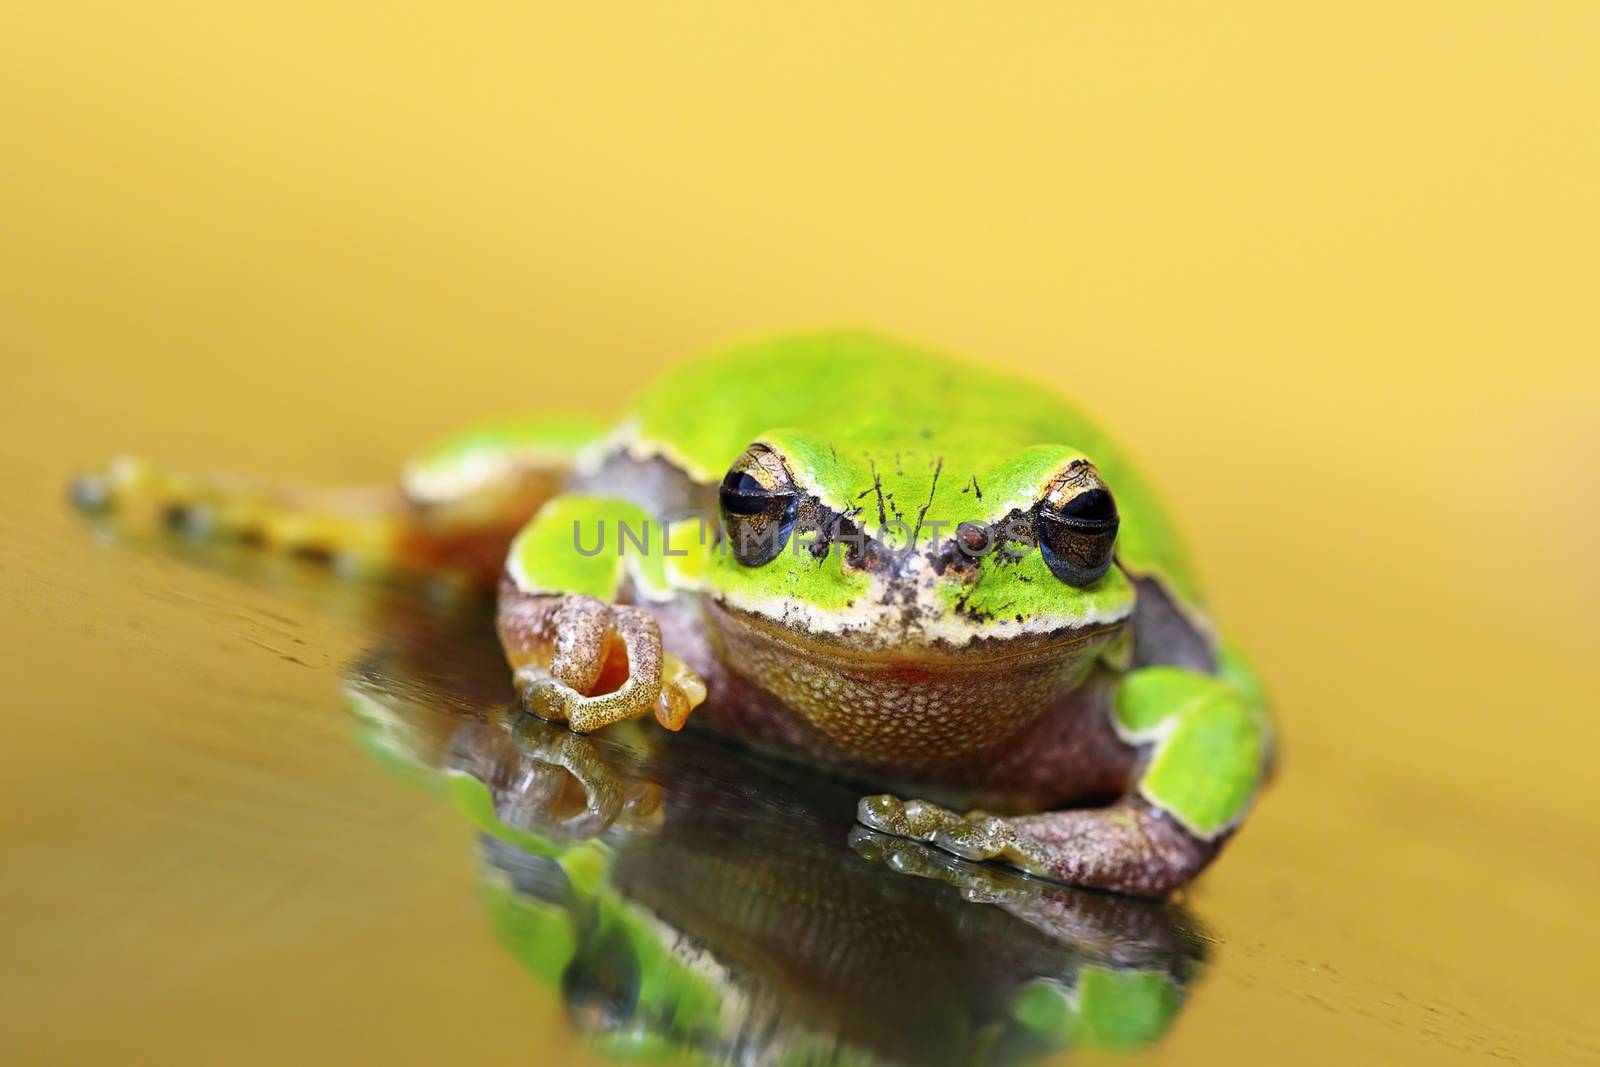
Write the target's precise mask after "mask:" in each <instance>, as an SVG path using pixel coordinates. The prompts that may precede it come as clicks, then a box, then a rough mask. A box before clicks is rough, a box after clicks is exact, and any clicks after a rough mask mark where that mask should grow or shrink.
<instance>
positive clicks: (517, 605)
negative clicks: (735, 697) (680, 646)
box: [499, 593, 706, 733]
mask: <svg viewBox="0 0 1600 1067" xmlns="http://www.w3.org/2000/svg"><path fill="white" fill-rule="evenodd" d="M499 626H500V639H501V642H502V644H504V645H505V649H506V654H507V657H508V658H509V660H510V661H511V664H512V666H513V667H514V669H515V673H514V676H513V677H514V680H515V682H516V686H517V691H518V694H519V696H520V697H521V700H522V706H523V708H524V709H526V710H527V711H529V712H530V713H532V714H534V715H537V716H539V717H540V718H541V719H548V720H551V721H553V722H564V723H566V724H567V726H568V727H570V728H571V729H573V730H576V731H578V732H579V733H588V732H589V731H591V730H597V729H599V728H600V727H602V726H608V725H610V724H611V723H614V722H621V721H622V720H624V719H631V718H634V717H635V716H639V715H646V714H654V715H655V717H656V720H657V721H658V722H659V723H661V725H662V726H665V727H666V728H667V729H669V730H679V729H682V728H683V724H684V722H685V720H687V719H688V717H689V713H690V712H691V711H693V710H694V708H695V707H696V706H697V705H698V704H699V703H700V702H701V701H703V700H704V699H705V696H706V689H705V684H704V683H703V682H701V680H700V678H699V676H697V675H696V674H695V673H694V672H693V671H692V670H690V669H689V668H688V667H687V666H686V665H685V664H684V663H683V661H682V660H680V659H678V658H677V657H676V656H673V655H671V654H670V653H667V652H666V651H664V650H663V649H662V646H661V630H660V629H659V628H658V627H657V626H656V621H655V619H654V618H652V617H651V615H650V613H649V612H648V611H646V610H644V609H643V608H639V607H634V606H632V605H626V604H607V603H605V602H604V601H601V600H597V599H595V598H594V597H589V596H540V597H523V596H520V594H515V593H513V594H511V595H509V596H505V595H503V596H502V599H501V605H500V619H499Z"/></svg>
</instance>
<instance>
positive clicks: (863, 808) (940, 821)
mask: <svg viewBox="0 0 1600 1067" xmlns="http://www.w3.org/2000/svg"><path fill="white" fill-rule="evenodd" d="M856 820H857V821H858V822H860V823H861V824H862V825H863V826H868V827H871V828H872V829H874V830H878V831H881V832H883V833H886V834H894V835H895V836H896V837H909V838H911V839H913V840H916V841H931V840H933V835H934V834H936V833H938V832H939V831H940V830H943V829H945V828H946V827H950V826H954V825H956V824H958V823H960V822H961V816H959V815H957V814H956V813H955V812H953V811H948V810H946V809H944V808H941V807H940V806H939V805H937V804H930V803H929V802H928V801H926V800H901V799H900V798H899V797H895V796H891V795H889V794H887V793H883V794H879V795H878V796H871V797H862V798H861V802H860V803H859V804H857V805H856Z"/></svg>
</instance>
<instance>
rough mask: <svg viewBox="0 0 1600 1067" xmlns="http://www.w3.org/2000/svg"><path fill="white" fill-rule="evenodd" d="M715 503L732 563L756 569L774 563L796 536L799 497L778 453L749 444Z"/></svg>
mask: <svg viewBox="0 0 1600 1067" xmlns="http://www.w3.org/2000/svg"><path fill="white" fill-rule="evenodd" d="M717 499H718V501H719V502H720V503H721V505H722V528H723V530H725V531H726V532H727V535H728V542H729V545H730V546H731V547H732V549H733V556H734V558H735V559H737V560H738V561H739V562H740V563H743V564H744V565H745V566H746V567H759V566H761V565H762V564H765V563H771V562H772V561H773V560H775V559H777V558H778V553H780V552H782V551H783V546H784V545H785V544H787V543H788V541H789V535H790V534H791V533H793V532H794V520H795V515H796V513H797V512H798V511H799V509H800V495H799V493H798V492H797V491H796V490H795V487H794V479H793V478H791V477H790V476H789V468H787V467H785V466H784V465H783V460H782V459H781V458H780V457H779V456H778V454H777V453H776V452H774V451H772V450H771V449H770V448H768V447H767V446H765V445H751V446H750V449H749V451H747V452H745V454H744V455H742V456H740V457H739V461H738V462H737V463H735V464H734V465H733V466H732V467H730V468H729V469H728V476H727V477H726V478H724V479H722V489H721V490H720V491H719V492H718V494H717Z"/></svg>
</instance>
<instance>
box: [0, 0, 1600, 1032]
mask: <svg viewBox="0 0 1600 1067" xmlns="http://www.w3.org/2000/svg"><path fill="white" fill-rule="evenodd" d="M1597 71H1600V5H1596V4H1593V3H1535V4H1514V3H1443V2H1440V3H1434V4H1425V3H1398V4H1397V3H1361V2H1355V3H1351V2H1344V3H1332V4H1315V5H1305V4H1281V3H1237V4H1181V3H1172V4H1168V3H1148V2H1118V3H1099V4H1095V3H1076V4H983V5H979V4H971V5H968V4H926V3H920V4H910V3H892V4H891V3H881V2H879V3H867V4H848V5H835V4H807V5H799V4H793V5H771V4H752V3H716V4H709V3H708V4H674V5H643V4H637V5H624V6H619V7H609V8H608V7H601V6H596V5H589V4H561V5H555V4H536V3H519V4H502V5H495V4H483V3H458V4H394V3H383V4H378V3H361V4H346V3H332V4H330V3H314V4H313V3H302V2H279V3H272V4H240V3H218V2H215V0H210V2H206V3H199V2H194V3H154V4H81V3H59V2H53V3H40V2H37V0H11V2H10V3H8V4H6V5H5V9H4V11H3V12H0V419H3V429H0V462H3V469H4V471H5V475H4V479H3V484H4V487H5V490H6V497H5V501H4V508H3V509H0V546H3V547H4V549H5V558H4V559H0V592H3V594H4V596H3V601H0V640H3V642H4V645H5V648H4V651H0V692H3V693H4V694H5V695H4V699H3V705H0V706H3V707H4V708H5V712H6V714H5V720H6V721H5V728H6V732H7V735H8V736H7V740H6V742H5V744H4V750H5V751H6V752H7V759H6V772H5V775H4V776H3V777H0V802H3V806H0V812H3V815H0V828H3V829H0V879H3V880H0V905H3V907H0V923H3V924H4V933H3V936H4V940H5V946H6V947H5V950H4V952H3V955H4V957H5V961H4V962H3V963H0V1051H3V1050H5V1049H7V1048H8V1047H13V1048H12V1051H13V1052H15V1053H16V1054H17V1055H7V1056H4V1058H5V1059H7V1060H8V1061H9V1062H21V1061H19V1059H18V1058H17V1056H18V1055H21V1056H23V1057H25V1059H27V1060H29V1061H31V1060H34V1059H45V1060H58V1059H71V1060H77V1061H81V1060H83V1059H85V1058H88V1057H91V1056H95V1057H101V1056H104V1055H107V1054H113V1055H114V1054H121V1055H124V1056H126V1057H128V1058H131V1059H150V1060H152V1061H160V1062H173V1061H175V1060H187V1059H195V1060H210V1061H213V1062H215V1061H216V1060H218V1059H220V1058H234V1057H237V1058H239V1059H244V1060H252V1061H260V1062H284V1061H285V1060H287V1059H288V1058H290V1057H292V1056H295V1055H302V1054H311V1055H321V1056H324V1057H326V1058H328V1059H334V1060H337V1059H346V1058H348V1057H350V1056H355V1055H367V1054H370V1055H372V1056H374V1057H375V1058H376V1057H380V1056H381V1057H385V1058H396V1059H399V1060H402V1061H410V1060H427V1059H438V1058H440V1057H442V1056H445V1055H448V1054H451V1053H452V1052H453V1053H457V1054H459V1055H460V1056H461V1058H466V1057H467V1056H472V1055H485V1054H489V1053H490V1052H491V1051H492V1052H497V1053H500V1054H504V1053H505V1052H506V1051H507V1050H511V1049H523V1048H528V1047H531V1046H532V1045H533V1044H534V1043H536V1042H540V1041H544V1042H549V1041H557V1040H560V1039H559V1038H555V1037H551V1036H549V1035H551V1034H559V1033H560V1027H559V1025H558V1023H557V1022H556V1020H557V1016H558V1012H557V1009H556V1008H555V1006H554V1005H553V1004H552V1003H550V1002H549V1001H548V998H547V997H546V996H545V994H543V993H542V991H540V990H538V989H537V988H536V987H535V986H534V985H533V984H532V983H531V981H529V980H527V979H526V977H525V976H524V975H522V974H521V973H520V972H519V971H518V970H517V968H516V967H515V965H514V964H513V963H512V962H511V960H510V958H509V957H508V956H506V955H504V954H503V953H501V952H500V950H498V949H497V948H496V947H495V946H494V945H493V943H492V942H491V940H490V939H489V936H488V934H487V931H486V928H485V926H484V923H483V921H482V917H481V915H480V914H478V911H477V908H476V905H475V903H474V901H473V899H472V888H471V887H472V881H473V872H472V868H473V860H472V846H471V841H470V834H469V833H468V832H467V831H466V827H465V826H464V825H458V824H455V823H453V822H452V821H451V820H452V817H451V816H450V815H449V814H448V813H447V812H444V811H443V810H442V809H441V810H435V808H434V807H433V806H432V805H433V803H434V802H433V800H432V799H431V798H429V797H426V796H424V795H422V794H420V793H418V794H413V793H411V792H408V791H407V790H406V789H405V788H403V787H401V786H399V785H395V784H393V783H391V782H389V781H388V779H386V778H384V776H383V775H382V772H381V771H379V770H378V769H377V768H376V767H369V766H368V765H367V762H366V757H365V756H364V755H363V754H362V753H360V752H359V751H358V750H357V748H356V746H355V745H354V744H353V743H352V742H351V740H350V738H349V736H348V734H349V731H348V730H347V729H346V728H345V726H344V724H343V723H342V722H339V721H338V715H337V711H336V702H335V700H334V698H333V692H334V688H333V687H334V679H335V673H334V672H335V669H336V668H337V666H338V665H339V663H340V662H342V661H343V659H344V658H346V657H347V656H348V655H349V654H351V653H353V652H354V651H355V650H356V649H357V648H358V646H359V641H358V638H357V636H356V635H355V633H354V632H353V631H354V629H356V628H355V627H352V626H346V625H344V624H343V623H341V622H340V621H338V620H330V619H327V618H323V617H321V616H319V615H318V614H317V613H316V612H314V611H311V610H310V609H309V608H307V607H306V606H304V605H293V606H289V605H285V604H283V603H279V602H278V601H277V600H275V599H274V596H273V595H272V594H271V593H270V591H262V590H254V589H245V588H236V587H235V586H233V585H231V584H230V583H229V581H228V580H227V579H226V578H224V577H222V576H217V575H208V574H204V573H201V572H196V571H193V570H191V569H185V568H183V567H181V566H178V565H176V564H173V563H172V562H170V561H163V560H161V559H160V558H151V557H146V556H139V555H136V554H132V553H123V552H118V551H111V550H106V549H104V548H102V547H99V546H95V545H93V544H92V543H91V542H90V539H89V537H88V536H87V534H86V533H85V532H84V531H83V529H82V528H81V527H80V526H79V525H78V524H77V523H76V522H75V521H73V520H72V518H71V517H70V516H68V515H67V514H65V512H64V509H63V507H62V505H61V502H60V486H61V484H62V482H63V479H64V478H65V476H66V475H67V473H68V472H69V471H71V470H72V469H73V468H74V467H76V466H80V465H83V464H87V463H89V462H92V461H95V460H98V459H100V458H103V456H104V455H106V454H108V453H110V452H114V451H118V450H124V449H138V450H140V451H143V452H145V453H148V454H150V455H153V456H155V457H158V458H161V459H165V460H168V461H173V462H182V463H185V464H188V465H190V466H195V465H201V466H216V467H227V468H243V469H247V470H251V471H256V472H259V473H264V474H272V475H279V476H283V477H285V478H290V477H293V478H314V479H318V480H324V481H362V480H375V479H382V478H384V477H387V476H388V474H389V472H392V471H393V470H394V469H395V467H396V466H397V464H398V463H399V461H400V460H401V459H402V457H403V456H404V455H405V454H406V452H407V451H408V450H409V449H411V448H413V447H414V446H415V445H416V444H418V443H419V442H422V441H425V440H427V439H429V438H431V437H433V436H436V435H437V434H438V433H440V432H442V431H447V430H448V429H450V428H451V427H452V426H453V425H455V424H458V423H460V422H462V421H464V420H468V419H472V418H476V417H479V416H482V415H485V414H491V413H496V412H504V411H517V410H524V409H531V408H538V407H543V406H550V405H560V406H593V405H614V404H616V403H619V402H620V401H621V397H622V394H625V393H626V392H627V391H628V390H629V389H630V388H631V387H632V385H633V383H634V382H636V381H637V380H638V379H639V378H640V377H641V376H644V375H648V374H650V373H652V372H653V371H654V370H656V369H657V368H659V367H661V366H662V365H663V364H664V363H666V362H667V361H669V360H670V359H671V358H672V357H674V356H676V355H678V354H681V353H683V352H685V351H689V350H693V349H695V348H698V347H701V346H704V345H706V344H710V343H714V342H717V341H721V340H723V339H726V338H728V337H730V336H737V335H746V334H751V333H760V332H765V331H770V330H775V329H782V328H785V327H791V326H796V325H815V324H819V323H828V324H831V323H838V322H862V323H871V324H876V325H879V326H882V327H885V328H887V329H890V330H893V331H897V332H901V333H905V334H909V335H912V336H915V337H919V338H924V339H928V340H932V341H935V342H938V343H941V344H943V345H946V346H948V347H951V348H955V349H958V350H964V351H968V352H971V353H973V354H975V355H979V356H982V357H984V358H988V359H992V360H995V361H997V362H1001V363H1005V364H1010V365H1015V366H1019V367H1026V368H1030V369H1032V370H1033V371H1035V372H1036V373H1039V374H1041V375H1043V376H1045V377H1048V378H1051V379H1054V380H1056V381H1057V382H1059V383H1060V385H1061V386H1062V388H1063V389H1065V390H1067V391H1069V392H1071V393H1072V394H1074V395H1076V396H1077V397H1079V398H1080V399H1081V400H1083V401H1084V402H1085V403H1086V404H1088V405H1090V406H1092V407H1093V408H1094V409H1096V410H1097V411H1099V412H1100V413H1101V414H1102V416H1103V418H1104V420H1105V421H1106V422H1107V423H1109V424H1110V425H1111V426H1113V427H1114V428H1115V429H1116V430H1117V431H1118V433H1119V435H1120V436H1121V437H1122V438H1123V439H1124V440H1125V441H1126V442H1127V443H1128V444H1129V446H1130V447H1131V448H1132V449H1133V450H1134V451H1135V452H1136V453H1137V454H1138V455H1139V456H1141V457H1142V459H1143V461H1144V464H1145V466H1146V467H1147V468H1148V470H1149V471H1150V472H1151V473H1152V475H1153V476H1154V478H1155V480H1156V481H1157V482H1158V483H1159V484H1160V485H1161V486H1162V487H1164V489H1165V491H1166V492H1167V494H1168V495H1169V497H1170V499H1171V501H1172V503H1173V505H1174V507H1175V509H1176V510H1177V512H1178V513H1179V514H1180V516H1181V517H1182V519H1183V522H1184V525H1185V527H1186V528H1187V530H1188V531H1189V533H1190V537H1191V540H1192V547H1193V548H1194V550H1195V552H1196V555H1197V556H1198V557H1199V559H1200V561H1201V565H1202V569H1203V572H1204V573H1205V574H1206V575H1207V577H1208V578H1209V584H1210V587H1211V590H1212V595H1213V599H1214V602H1215V605H1216V607H1217V609H1218V612H1219V614H1220V616H1221V618H1222V619H1223V620H1224V623H1225V625H1226V626H1227V628H1228V629H1229V630H1230V632H1232V633H1233V634H1235V635H1236V636H1237V637H1238V638H1239V640H1240V641H1241V642H1242V643H1243V644H1244V646H1245V647H1246V648H1248V649H1249V650H1250V651H1251V652H1252V654H1253V655H1254V657H1255V659H1256V660H1257V662H1258V663H1259V664H1260V666H1261V668H1262V670H1263V672H1264V674H1265V675H1266V676H1267V678H1268V680H1269V682H1270V684H1271V686H1272V689H1273V692H1274V694H1275V696H1276V697H1277V701H1278V704H1279V707H1280V713H1281V717H1282V721H1283V726H1284V730H1285V733H1286V737H1287V757H1286V760H1285V763H1284V767H1283V774H1282V775H1281V777H1280V780H1279V782H1278V783H1277V785H1276V787H1275V789H1274V790H1273V792H1272V793H1271V794H1270V795H1269V796H1268V797H1267V798H1266V800H1265V801H1264V803H1263V804H1262V805H1261V807H1260V808H1259V810H1258V812H1257V813H1256V815H1255V816H1254V817H1253V819H1252V821H1251V823H1250V824H1249V825H1248V826H1247V828H1246V830H1245V832H1244V833H1243V834H1242V836H1241V837H1240V839H1239V840H1238V841H1237V842H1236V843H1235V844H1234V846H1233V848H1232V851H1231V852H1230V854H1229V855H1228V857H1227V858H1225V859H1224V861H1223V862H1222V863H1221V864H1220V865H1219V866H1218V868H1217V869H1216V871H1215V872H1214V874H1213V875H1212V876H1210V877H1208V879H1207V880H1206V882H1205V883H1204V884H1203V885H1202V886H1201V888H1200V889H1199V890H1198V891H1197V892H1196V893H1195V895H1194V902H1195V907H1196V910H1197V911H1198V912H1199V913H1200V914H1201V915H1202V917H1203V918H1204V919H1205V920H1206V921H1207V922H1208V923H1209V924H1210V925H1212V926H1213V927H1214V928H1215V930H1216V932H1217V934H1218V936H1219V938H1220V940H1221V944H1220V945H1219V946H1218V947H1217V949H1216V951H1215V953H1214V956H1215V958H1216V961H1217V962H1216V964H1215V966H1214V968H1213V971H1212V973H1211V975H1210V977H1209V978H1208V979H1207V980H1206V981H1205V982H1204V983H1202V984H1201V985H1199V986H1197V987H1196V990H1195V992H1194V995H1193V996H1192V998H1191V1001H1190V1004H1189V1006H1188V1008H1187V1010H1186V1011H1185V1013H1184V1015H1183V1017H1182V1018H1181V1019H1180V1021H1179V1024H1178V1026H1177V1028H1176V1031H1175V1033H1174V1035H1173V1037H1172V1039H1171V1041H1170V1042H1169V1043H1168V1044H1166V1045H1165V1046H1163V1048H1162V1049H1161V1050H1159V1052H1160V1053H1165V1054H1170V1055H1173V1056H1174V1057H1183V1058H1190V1059H1201V1060H1213V1061H1219V1062H1226V1061H1231V1060H1232V1059H1233V1058H1234V1057H1236V1056H1237V1055H1238V1054H1239V1053H1240V1050H1241V1047H1242V1048H1243V1050H1245V1051H1248V1052H1254V1053H1260V1054H1267V1055H1272V1054H1274V1053H1276V1054H1280V1055H1288V1054H1290V1053H1291V1052H1292V1053H1293V1054H1294V1055H1295V1056H1297V1057H1300V1058H1301V1059H1302V1060H1304V1061H1319V1060H1320V1061H1326V1062H1347V1063H1348V1062H1360V1061H1362V1059H1363V1058H1365V1057H1368V1056H1385V1057H1390V1058H1402V1059H1406V1060H1409V1061H1410V1062H1419V1061H1428V1060H1438V1061H1445V1062H1448V1061H1453V1060H1455V1059H1458V1058H1463V1057H1465V1056H1467V1055H1469V1054H1476V1053H1483V1052H1498V1053H1501V1054H1507V1055H1514V1056H1520V1057H1525V1058H1528V1059H1532V1060H1537V1061H1545V1062H1550V1061H1559V1060H1562V1059H1572V1060H1579V1059H1584V1058H1587V1057H1589V1056H1592V1055H1594V1054H1595V1053H1596V1049H1597V1047H1600V1032H1597V1029H1596V1026H1595V1023H1594V1018H1595V1013H1594V1007H1593V1000H1592V989H1589V988H1587V986H1588V985H1589V984H1590V983H1591V982H1592V977H1593V956H1594V953H1595V951H1596V949H1597V948H1600V945H1597V943H1596V942H1597V937H1596V926H1597V924H1596V919H1595V916H1594V908H1595V905H1596V885H1597V884H1600V883H1597V878H1600V819H1597V816H1596V814H1595V807H1596V803H1597V802H1600V778H1597V776H1596V775H1595V774H1594V772H1593V770H1592V767H1593V765H1594V761H1595V748H1596V744H1597V742H1600V727H1597V726H1596V720H1595V710H1594V709H1595V692H1596V689H1595V686H1596V682H1597V680H1600V679H1597V677H1596V676H1597V673H1600V670H1597V666H1596V663H1597V658H1596V655H1595V647H1596V637H1597V634H1596V625H1595V622H1594V619H1593V614H1594V609H1593V607H1592V605H1593V602H1594V600H1595V598H1596V596H1597V594H1600V564H1597V562H1596V551H1595V548H1596V544H1597V543H1600V506H1597V504H1596V495H1595V494H1596V488H1595V487H1596V475H1595V469H1596V466H1595V465H1596V459H1597V453H1600V448H1597V444H1600V419H1597V415H1600V359H1597V348H1600V316H1597V311H1596V282H1597V279H1600V270H1597V267H1600V263H1597V258H1600V257H1597V253H1596V249H1597V248H1600V212H1597V210H1596V207H1595V199H1596V188H1597V186H1600V138H1597V137H1596V136H1595V121H1596V115H1597V114H1600V93H1597V92H1596V89H1597V85H1600V74H1597ZM286 618H287V619H289V620H292V622H293V625H292V626H290V625H288V623H285V622H281V621H280V622H278V623H274V622H273V621H272V620H273V619H279V620H283V619H286ZM274 627H276V629H274ZM285 635H288V636H285ZM291 639H292V640H297V641H299V642H301V644H300V645H298V646H296V647H297V648H298V649H299V658H301V659H302V660H304V661H305V662H306V663H308V664H309V665H310V666H311V667H312V668H313V669H312V670H305V669H304V668H303V667H300V666H296V665H294V664H291V663H289V662H288V661H286V660H282V659H280V658H278V657H276V656H274V655H273V654H272V651H271V649H272V648H274V647H279V646H281V645H282V644H283V642H285V641H290V640H291ZM263 645H265V646H267V650H264V649H263V648H262V647H261V646H263ZM241 708H242V709H243V710H241ZM229 716H231V718H230V717H229Z"/></svg>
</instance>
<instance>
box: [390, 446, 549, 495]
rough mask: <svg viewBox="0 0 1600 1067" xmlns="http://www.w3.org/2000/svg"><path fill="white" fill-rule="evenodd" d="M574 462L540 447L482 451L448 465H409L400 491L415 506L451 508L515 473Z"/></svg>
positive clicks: (401, 475)
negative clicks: (450, 504)
mask: <svg viewBox="0 0 1600 1067" xmlns="http://www.w3.org/2000/svg"><path fill="white" fill-rule="evenodd" d="M571 462H572V454H571V453H570V452H566V451H562V450H559V449H554V448H548V447H539V446H537V445H530V446H528V447H524V448H510V449H479V450H477V451H475V452H469V453H467V454H466V455H465V456H462V457H460V458H458V459H453V460H449V461H446V462H434V463H416V462H413V463H409V464H407V465H406V468H405V470H404V471H402V472H401V474H400V488H401V491H402V492H404V493H405V495H406V499H408V500H411V501H412V502H414V503H417V504H447V503H450V502H452V501H457V500H463V499H465V498H467V497H469V496H471V495H472V494H473V493H477V492H481V491H482V490H484V489H487V488H488V487H490V486H492V485H494V484H495V483H496V482H501V481H504V480H505V479H506V478H508V477H510V476H511V475H512V473H513V472H515V471H521V470H538V469H540V468H544V469H548V470H562V469H564V468H565V467H566V466H567V465H568V464H569V463H571Z"/></svg>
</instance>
